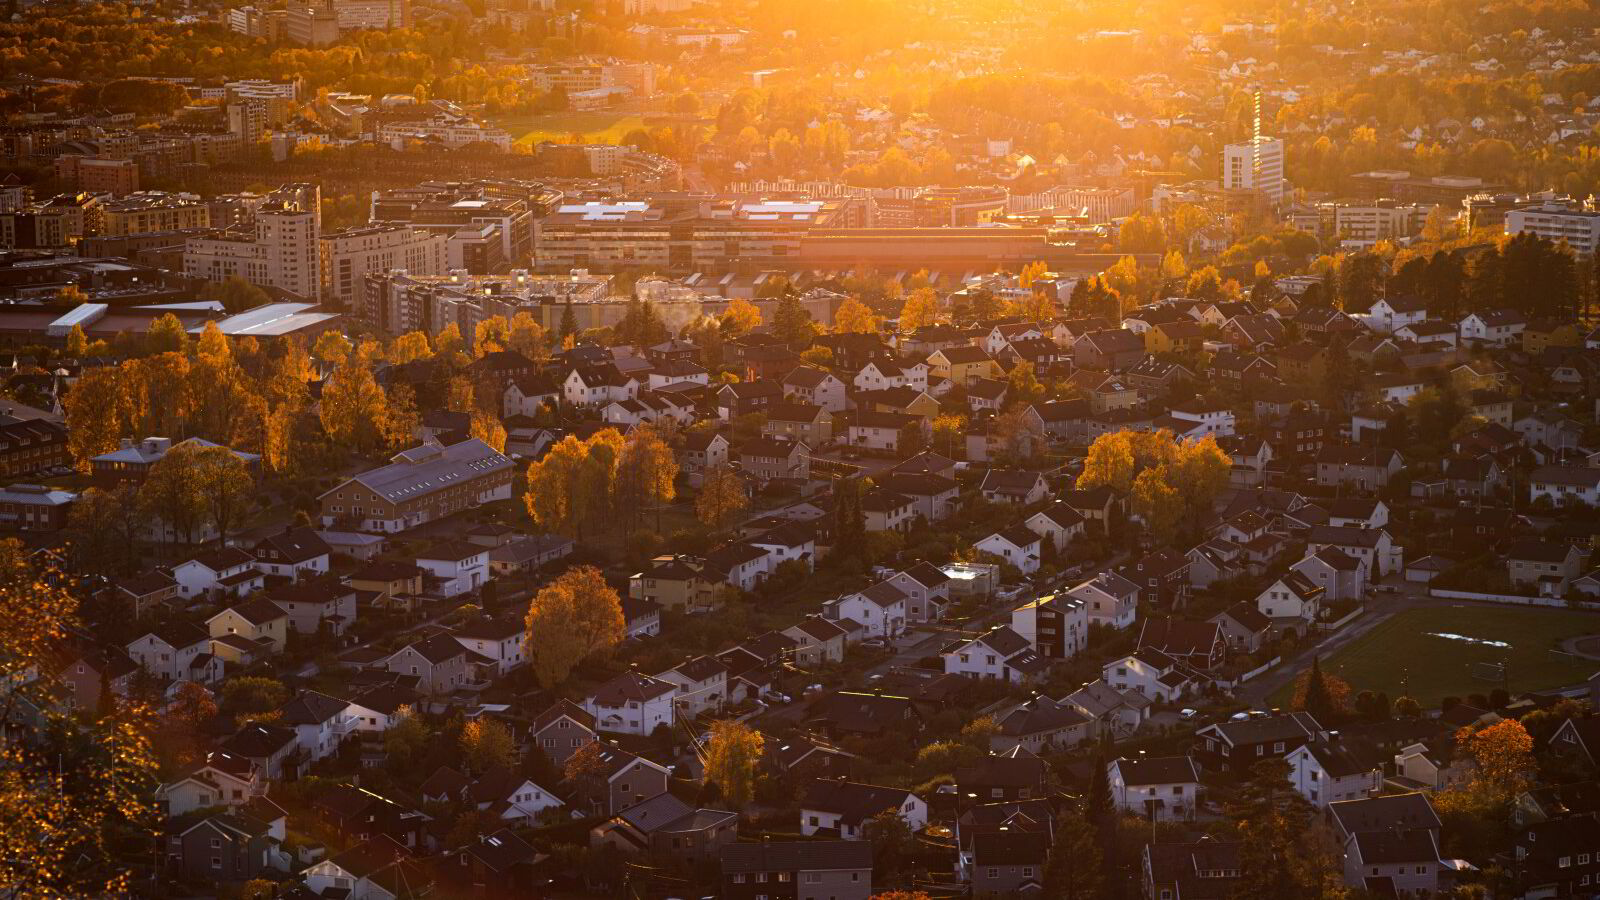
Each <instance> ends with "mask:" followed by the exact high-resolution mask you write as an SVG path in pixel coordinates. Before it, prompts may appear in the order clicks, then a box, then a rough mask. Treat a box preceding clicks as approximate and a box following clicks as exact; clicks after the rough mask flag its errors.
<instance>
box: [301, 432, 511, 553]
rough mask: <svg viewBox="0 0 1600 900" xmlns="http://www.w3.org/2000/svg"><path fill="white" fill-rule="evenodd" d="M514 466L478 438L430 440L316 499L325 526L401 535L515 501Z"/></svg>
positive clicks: (398, 454) (346, 481)
mask: <svg viewBox="0 0 1600 900" xmlns="http://www.w3.org/2000/svg"><path fill="white" fill-rule="evenodd" d="M513 468H514V466H513V464H512V462H511V460H510V458H508V457H507V456H506V455H505V454H503V453H500V452H498V451H496V450H495V449H494V448H493V447H490V446H489V445H488V444H485V443H484V442H483V441H480V440H478V439H477V438H469V439H467V440H465V441H461V442H460V443H457V444H451V445H450V446H448V447H443V446H440V445H439V444H437V443H434V442H432V441H429V442H425V443H424V444H422V446H420V447H413V448H411V449H410V450H403V451H401V452H400V453H396V454H395V455H394V457H393V461H392V462H390V463H389V464H388V465H386V466H380V467H379V468H376V469H373V470H371V471H369V472H363V473H362V474H360V475H357V476H355V477H354V478H349V479H346V480H345V481H343V482H341V483H340V484H338V485H336V486H335V487H334V488H333V489H332V490H330V491H327V492H326V493H324V494H323V495H322V496H321V497H319V498H318V500H319V502H320V503H321V505H322V514H321V519H322V523H323V524H324V525H328V526H331V525H333V524H335V523H347V524H349V525H353V526H354V527H355V528H357V529H360V530H362V531H375V532H397V531H404V530H405V529H407V528H414V527H416V526H418V525H421V524H422V523H424V522H431V521H433V520H435V519H439V518H443V517H444V516H447V515H450V514H451V513H455V512H459V511H461V510H464V509H474V508H476V507H479V506H482V505H483V504H485V503H493V502H495V501H496V500H508V499H510V497H511V479H512V475H513V472H512V470H513Z"/></svg>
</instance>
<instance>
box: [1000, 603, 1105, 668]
mask: <svg viewBox="0 0 1600 900" xmlns="http://www.w3.org/2000/svg"><path fill="white" fill-rule="evenodd" d="M1011 630H1012V631H1014V632H1016V633H1017V634H1019V635H1021V636H1022V638H1023V639H1024V640H1026V641H1027V642H1028V644H1029V645H1030V646H1032V647H1033V649H1034V651H1035V652H1036V653H1038V654H1039V655H1040V656H1042V657H1044V658H1045V659H1047V660H1048V659H1071V658H1072V657H1074V656H1077V655H1078V654H1079V653H1081V652H1082V651H1083V648H1084V646H1085V645H1086V644H1087V643H1088V640H1089V606H1088V604H1087V603H1084V602H1083V601H1082V600H1079V599H1078V598H1076V597H1072V596H1069V595H1067V594H1047V595H1045V596H1043V597H1037V598H1034V599H1033V600H1030V601H1028V602H1027V603H1024V604H1022V605H1021V606H1019V607H1017V608H1016V609H1013V610H1012V611H1011Z"/></svg>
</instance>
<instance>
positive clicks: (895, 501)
mask: <svg viewBox="0 0 1600 900" xmlns="http://www.w3.org/2000/svg"><path fill="white" fill-rule="evenodd" d="M917 510H918V503H917V501H916V500H915V499H913V498H911V497H907V496H906V495H904V494H899V493H896V492H894V491H892V490H884V489H882V488H879V487H876V486H874V487H873V488H872V489H870V490H868V491H867V493H865V494H864V495H862V497H861V514H862V517H863V519H864V524H865V526H866V529H867V530H868V531H899V532H906V531H910V530H911V527H912V525H914V524H916V520H917Z"/></svg>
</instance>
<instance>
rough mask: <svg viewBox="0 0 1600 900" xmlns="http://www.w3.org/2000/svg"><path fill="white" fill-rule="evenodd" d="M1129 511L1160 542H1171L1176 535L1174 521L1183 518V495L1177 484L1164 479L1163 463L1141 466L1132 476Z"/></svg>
mask: <svg viewBox="0 0 1600 900" xmlns="http://www.w3.org/2000/svg"><path fill="white" fill-rule="evenodd" d="M1130 500H1131V503H1132V508H1133V512H1134V514H1135V515H1137V516H1138V517H1139V518H1140V519H1141V520H1143V521H1144V524H1145V527H1146V528H1148V529H1150V534H1151V536H1152V537H1153V538H1155V540H1156V542H1157V543H1158V544H1160V545H1162V546H1166V545H1168V544H1171V543H1172V541H1173V539H1174V538H1176V537H1177V531H1178V522H1179V521H1180V520H1181V519H1182V518H1183V498H1182V497H1181V496H1180V495H1179V493H1178V490H1177V488H1174V487H1173V486H1172V485H1171V484H1169V483H1168V482H1167V467H1166V466H1164V465H1163V466H1156V467H1154V468H1150V469H1145V470H1144V471H1143V472H1140V473H1139V477H1138V478H1135V479H1134V480H1133V493H1132V495H1131V497H1130Z"/></svg>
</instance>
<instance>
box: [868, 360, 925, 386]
mask: <svg viewBox="0 0 1600 900" xmlns="http://www.w3.org/2000/svg"><path fill="white" fill-rule="evenodd" d="M850 383H851V384H852V385H853V386H854V387H855V388H856V389H857V390H862V391H879V390H883V389H884V388H897V387H909V388H916V389H917V390H919V391H926V390H927V389H928V364H927V363H924V362H910V361H906V360H895V359H891V358H889V357H879V358H877V359H873V360H869V361H868V362H867V363H866V364H865V365H863V366H862V367H861V369H860V371H858V372H857V373H856V376H855V378H853V379H851V382H850Z"/></svg>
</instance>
